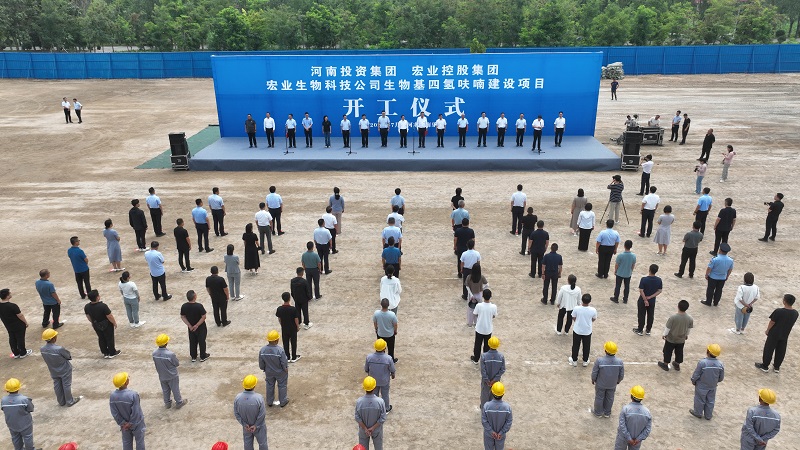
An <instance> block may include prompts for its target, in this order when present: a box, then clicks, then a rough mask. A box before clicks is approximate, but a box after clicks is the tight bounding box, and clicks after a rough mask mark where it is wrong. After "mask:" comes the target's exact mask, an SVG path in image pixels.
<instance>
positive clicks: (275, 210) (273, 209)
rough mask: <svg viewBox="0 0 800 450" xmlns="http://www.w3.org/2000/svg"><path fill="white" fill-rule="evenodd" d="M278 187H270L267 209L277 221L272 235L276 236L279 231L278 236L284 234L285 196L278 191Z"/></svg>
mask: <svg viewBox="0 0 800 450" xmlns="http://www.w3.org/2000/svg"><path fill="white" fill-rule="evenodd" d="M277 190H278V189H277V188H276V187H275V186H270V187H269V194H267V197H266V199H265V200H266V203H267V210H268V211H269V215H270V216H272V220H274V221H275V226H274V227H272V235H273V236H275V232H276V231H277V234H278V236H280V235H282V234H283V231H281V213H282V212H283V198H282V197H281V195H280V194H278V193H276V192H275V191H277Z"/></svg>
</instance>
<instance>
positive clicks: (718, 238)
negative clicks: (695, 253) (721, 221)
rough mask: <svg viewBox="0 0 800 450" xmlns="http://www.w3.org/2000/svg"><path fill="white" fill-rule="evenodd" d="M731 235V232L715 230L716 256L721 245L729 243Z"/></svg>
mask: <svg viewBox="0 0 800 450" xmlns="http://www.w3.org/2000/svg"><path fill="white" fill-rule="evenodd" d="M729 234H731V231H730V230H728V231H722V230H714V254H715V255H716V254H717V251H718V250H719V244H721V243H723V242H725V243H726V244H727V243H728V235H729Z"/></svg>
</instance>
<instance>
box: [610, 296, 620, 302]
mask: <svg viewBox="0 0 800 450" xmlns="http://www.w3.org/2000/svg"><path fill="white" fill-rule="evenodd" d="M609 300H611V301H612V302H614V303H617V304H618V303H619V299H618V298H616V297H611V298H609Z"/></svg>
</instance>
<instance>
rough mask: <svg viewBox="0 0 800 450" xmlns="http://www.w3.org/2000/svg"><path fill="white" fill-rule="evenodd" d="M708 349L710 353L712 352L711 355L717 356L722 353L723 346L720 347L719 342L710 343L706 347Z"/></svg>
mask: <svg viewBox="0 0 800 450" xmlns="http://www.w3.org/2000/svg"><path fill="white" fill-rule="evenodd" d="M706 350H708V353H711V355H712V356H714V358H716V357H717V356H719V354H720V353H722V347H720V346H719V344H710V345H709V346H708V347H707V348H706Z"/></svg>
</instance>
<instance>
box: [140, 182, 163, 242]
mask: <svg viewBox="0 0 800 450" xmlns="http://www.w3.org/2000/svg"><path fill="white" fill-rule="evenodd" d="M147 191H148V192H149V193H150V195H148V196H147V198H146V199H145V203H147V209H149V210H150V218H151V219H152V220H153V231H155V232H156V237H161V236H164V231H163V230H162V229H161V217H162V216H163V215H164V206H163V205H162V204H161V198H159V197H158V196H157V195H156V188H154V187H151V188H150V189H148V190H147Z"/></svg>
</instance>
